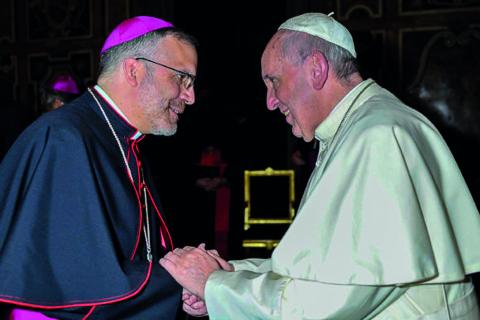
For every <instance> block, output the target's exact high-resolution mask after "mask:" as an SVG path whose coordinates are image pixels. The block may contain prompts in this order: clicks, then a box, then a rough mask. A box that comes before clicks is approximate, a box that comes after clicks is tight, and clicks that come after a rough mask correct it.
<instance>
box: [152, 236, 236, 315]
mask: <svg viewBox="0 0 480 320" xmlns="http://www.w3.org/2000/svg"><path fill="white" fill-rule="evenodd" d="M159 263H160V265H161V266H162V267H164V268H165V270H167V271H168V272H169V273H170V274H171V275H172V277H173V278H174V279H175V280H176V281H177V282H178V283H179V284H180V285H181V286H182V287H183V294H182V301H183V310H184V311H185V312H186V313H188V314H190V315H192V316H203V315H206V314H207V307H206V305H205V302H204V297H205V285H206V283H207V280H208V277H209V276H210V274H211V273H212V272H214V271H216V270H221V269H223V270H226V271H233V269H234V268H233V266H232V265H231V264H230V263H228V262H227V261H225V260H224V259H222V258H221V257H220V255H219V254H218V252H217V250H206V249H205V244H203V243H202V244H200V245H199V246H198V247H196V248H195V247H189V246H187V247H184V248H183V249H181V248H177V249H175V250H173V251H171V252H169V253H167V254H166V255H165V256H164V257H163V258H161V259H160V261H159Z"/></svg>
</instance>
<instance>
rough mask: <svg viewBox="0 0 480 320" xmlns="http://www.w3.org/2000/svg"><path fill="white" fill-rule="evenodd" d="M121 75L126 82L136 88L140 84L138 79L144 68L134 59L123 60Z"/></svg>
mask: <svg viewBox="0 0 480 320" xmlns="http://www.w3.org/2000/svg"><path fill="white" fill-rule="evenodd" d="M122 67H123V69H122V70H123V74H124V76H125V79H126V80H127V82H128V83H129V84H130V85H131V86H132V87H136V86H138V84H139V83H140V79H141V77H142V76H143V74H144V72H145V66H144V65H143V63H140V62H139V61H138V60H136V59H134V58H128V59H125V60H123V64H122Z"/></svg>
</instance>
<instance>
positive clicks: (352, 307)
mask: <svg viewBox="0 0 480 320" xmlns="http://www.w3.org/2000/svg"><path fill="white" fill-rule="evenodd" d="M404 291H405V289H401V288H398V287H395V286H350V285H332V284H325V283H320V282H314V281H304V280H298V279H292V278H288V277H283V276H280V275H278V274H276V273H274V272H266V273H255V272H251V271H245V270H244V271H235V272H226V271H216V272H214V273H212V274H211V275H210V277H209V279H208V281H207V285H206V288H205V302H206V304H207V309H208V313H209V316H210V319H212V320H214V319H288V320H295V319H362V318H365V317H368V316H372V315H374V314H376V313H378V312H380V311H381V310H382V309H383V308H385V307H386V306H387V305H388V304H390V303H391V302H393V301H395V300H396V299H397V298H398V297H399V296H400V295H401V294H403V292H404Z"/></svg>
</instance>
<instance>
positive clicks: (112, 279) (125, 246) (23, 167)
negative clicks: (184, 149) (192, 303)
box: [0, 90, 181, 319]
mask: <svg viewBox="0 0 480 320" xmlns="http://www.w3.org/2000/svg"><path fill="white" fill-rule="evenodd" d="M93 91H94V92H95V96H97V98H98V100H99V102H100V103H101V106H102V108H103V110H104V111H105V113H106V115H107V117H108V119H109V120H110V122H111V124H112V126H113V128H114V130H115V132H116V134H117V136H118V138H119V141H120V143H121V145H122V148H123V150H124V152H125V156H126V158H127V159H128V160H127V162H128V163H129V166H130V170H131V172H132V178H130V175H129V174H128V171H127V167H126V165H125V161H124V158H123V157H122V154H121V152H120V148H119V146H118V144H117V142H116V140H115V138H114V135H113V133H112V130H111V129H110V128H109V126H108V124H107V122H106V120H105V118H104V115H103V114H102V113H101V110H100V108H99V106H98V105H97V104H96V102H95V100H94V99H93V97H92V95H91V94H90V93H88V92H86V93H85V94H84V95H82V96H81V97H80V98H78V99H77V100H75V101H74V102H72V103H70V104H68V105H66V106H64V107H62V108H60V109H58V110H55V111H52V112H49V113H47V114H45V115H43V116H42V117H40V118H39V119H37V121H35V122H34V123H33V124H32V125H30V126H29V127H28V128H27V129H26V130H25V131H24V132H23V133H22V134H21V135H20V137H19V138H18V139H17V141H16V142H15V144H14V145H13V146H12V148H11V149H10V150H9V152H8V154H7V155H6V156H5V158H4V160H3V162H2V163H1V164H0V302H5V303H8V304H14V305H17V306H19V307H23V308H29V307H31V308H35V309H37V310H41V311H42V312H44V313H45V314H46V315H48V316H51V317H58V318H67V319H76V318H82V317H83V316H85V314H87V313H88V312H91V315H90V317H89V319H154V318H155V319H175V316H176V311H177V308H178V304H179V302H180V293H181V288H180V286H178V284H176V282H175V281H174V280H173V278H172V277H171V276H170V275H169V274H168V273H167V272H166V271H165V270H164V269H163V268H162V267H161V266H160V265H159V264H158V260H159V258H160V257H162V256H163V255H164V254H165V253H166V252H167V251H168V250H171V249H172V246H173V245H172V243H171V238H170V235H169V234H168V230H167V228H166V225H165V223H164V217H162V215H161V214H160V211H159V210H158V209H159V208H158V207H157V206H158V203H159V201H158V199H157V193H156V191H155V190H154V187H153V183H152V181H151V178H150V175H149V174H148V168H144V166H145V163H143V162H141V161H140V157H139V152H138V145H137V144H138V142H139V141H140V140H142V138H143V136H141V135H140V137H138V136H139V133H138V131H137V130H136V129H135V128H133V127H131V126H130V125H129V124H128V123H127V122H126V121H125V120H124V119H123V118H122V117H121V116H120V115H119V114H117V113H116V112H115V110H114V109H113V108H112V107H111V106H110V105H109V104H108V103H107V102H106V101H105V100H103V99H102V98H101V96H100V95H99V94H98V92H96V91H95V90H93ZM140 167H142V169H143V171H144V172H145V179H144V180H145V185H146V186H148V188H147V189H146V191H145V193H146V194H147V197H146V198H147V201H148V207H149V214H148V215H149V227H150V236H151V243H152V253H153V259H152V262H148V260H147V257H146V256H147V254H146V246H145V243H146V241H145V238H144V231H143V225H144V224H145V216H146V213H145V209H142V207H143V203H144V201H145V199H144V197H142V194H143V192H142V190H141V188H142V179H140V176H141V175H140ZM93 306H95V308H94V309H93V311H92V307H93Z"/></svg>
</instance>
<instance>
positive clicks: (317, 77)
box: [310, 51, 329, 90]
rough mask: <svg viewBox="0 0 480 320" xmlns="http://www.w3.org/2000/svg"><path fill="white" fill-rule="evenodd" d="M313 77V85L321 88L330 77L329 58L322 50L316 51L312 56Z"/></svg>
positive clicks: (318, 88)
mask: <svg viewBox="0 0 480 320" xmlns="http://www.w3.org/2000/svg"><path fill="white" fill-rule="evenodd" d="M310 63H311V79H312V84H313V87H314V88H315V89H317V90H320V89H322V88H323V86H324V85H325V82H326V81H327V78H328V68H329V65H328V60H327V58H325V55H324V54H323V53H322V52H320V51H315V52H314V53H312V55H311V56H310Z"/></svg>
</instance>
